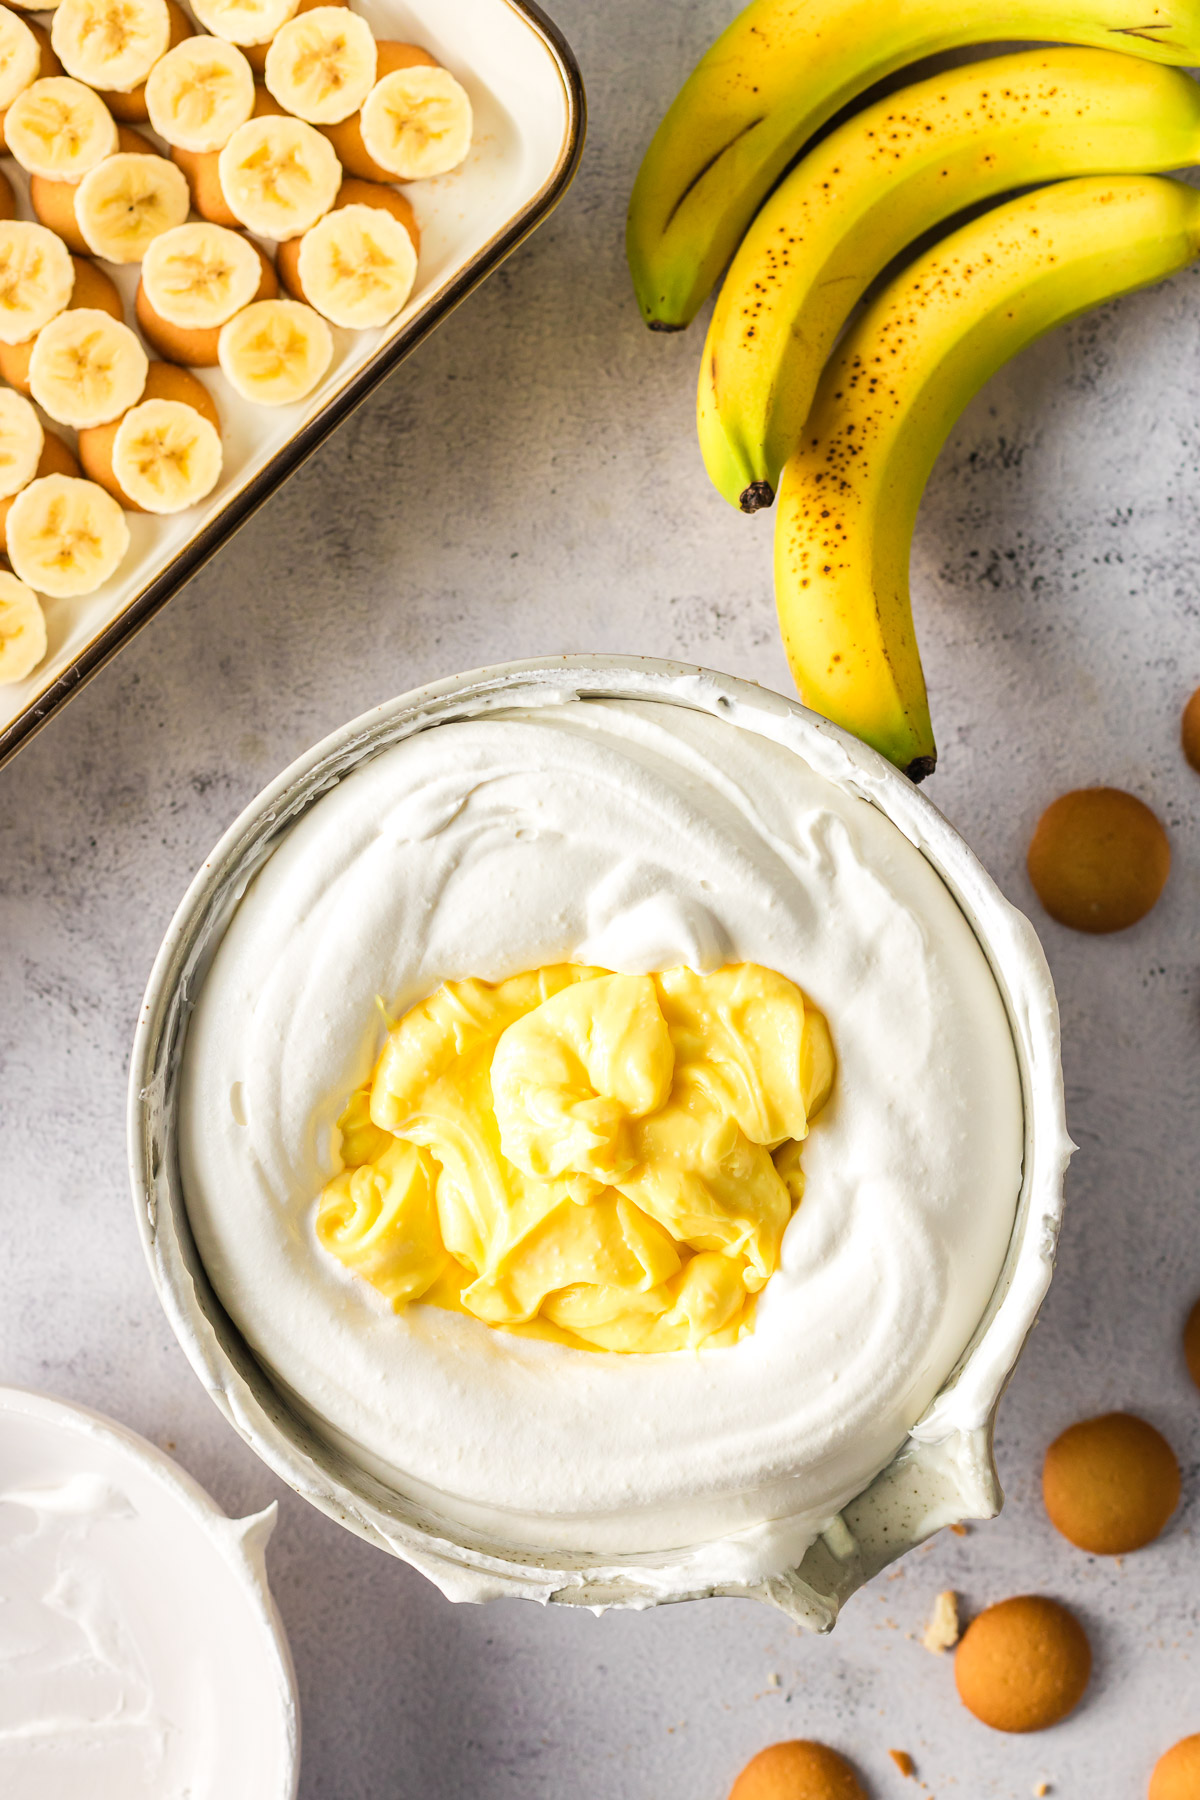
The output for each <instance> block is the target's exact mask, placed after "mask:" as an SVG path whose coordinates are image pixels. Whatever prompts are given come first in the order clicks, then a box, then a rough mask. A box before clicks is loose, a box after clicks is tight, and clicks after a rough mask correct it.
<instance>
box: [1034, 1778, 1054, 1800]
mask: <svg viewBox="0 0 1200 1800" xmlns="http://www.w3.org/2000/svg"><path fill="white" fill-rule="evenodd" d="M1049 1792H1050V1783H1049V1782H1048V1781H1039V1782H1038V1784H1037V1786H1036V1787H1035V1788H1034V1790H1033V1800H1046V1795H1047V1794H1048V1793H1049Z"/></svg>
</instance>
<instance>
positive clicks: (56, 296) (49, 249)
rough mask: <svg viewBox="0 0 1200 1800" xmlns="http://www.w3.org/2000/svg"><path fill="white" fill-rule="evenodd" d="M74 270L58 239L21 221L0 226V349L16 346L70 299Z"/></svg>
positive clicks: (40, 327)
mask: <svg viewBox="0 0 1200 1800" xmlns="http://www.w3.org/2000/svg"><path fill="white" fill-rule="evenodd" d="M74 286H75V268H74V264H73V263H72V261H71V253H70V251H69V250H68V249H67V246H66V245H65V244H64V243H63V241H62V239H61V238H58V237H55V235H54V233H53V232H52V231H47V230H46V227H45V226H44V225H31V224H28V223H27V222H26V221H25V220H24V219H5V220H4V221H3V223H0V343H4V344H22V343H24V341H25V339H26V338H30V337H32V336H33V334H34V332H35V331H40V330H41V329H42V327H43V325H47V324H49V322H50V320H51V319H53V318H54V317H55V316H56V314H58V313H60V312H62V310H63V308H64V307H65V306H66V305H68V304H69V302H70V299H71V289H72V288H73V287H74Z"/></svg>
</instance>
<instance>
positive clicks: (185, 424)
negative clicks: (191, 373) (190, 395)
mask: <svg viewBox="0 0 1200 1800" xmlns="http://www.w3.org/2000/svg"><path fill="white" fill-rule="evenodd" d="M112 464H113V474H114V476H115V477H116V479H117V481H118V482H119V483H120V485H121V487H122V488H124V490H125V492H126V493H127V494H128V495H129V498H130V499H131V500H132V501H134V502H135V503H136V504H137V505H138V506H140V507H141V509H142V511H143V512H149V513H176V512H182V511H183V509H184V507H186V506H194V505H195V504H196V502H197V500H203V498H204V496H205V495H206V494H211V493H212V490H213V489H214V487H216V485H217V479H218V477H219V476H220V473H221V439H220V437H219V435H218V434H217V432H216V431H215V430H214V429H213V427H212V426H211V425H210V424H209V422H208V420H207V419H203V418H201V416H200V414H199V413H198V412H197V411H196V409H195V407H194V406H186V405H184V404H182V403H181V402H180V401H178V400H144V401H143V402H142V404H141V405H140V406H135V407H132V408H131V410H130V411H129V412H127V413H126V414H125V417H124V418H123V419H122V420H121V423H120V424H119V425H118V426H117V435H116V438H115V439H114V440H113V453H112Z"/></svg>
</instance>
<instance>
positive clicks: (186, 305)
mask: <svg viewBox="0 0 1200 1800" xmlns="http://www.w3.org/2000/svg"><path fill="white" fill-rule="evenodd" d="M261 280H262V259H261V257H260V256H259V253H258V251H257V249H256V248H255V246H254V245H253V244H252V243H251V242H250V240H249V238H245V237H242V235H241V234H240V232H236V231H229V230H227V228H226V227H225V226H224V225H207V224H198V223H196V222H195V221H193V222H192V223H191V224H190V225H178V226H176V228H175V230H174V231H168V232H167V233H165V235H164V236H162V237H160V238H156V239H155V241H154V243H153V244H152V245H151V247H150V249H149V250H148V251H147V253H146V260H145V262H144V263H143V264H142V285H143V287H144V289H145V292H146V298H147V300H148V301H149V302H150V305H151V306H152V307H153V309H154V311H155V312H156V313H157V314H158V316H159V318H160V319H165V320H166V321H167V323H168V325H181V326H183V328H184V329H185V330H196V329H199V330H205V329H207V328H208V327H210V326H213V325H224V323H225V321H226V320H227V319H232V317H233V315H234V313H237V312H241V310H242V308H243V306H249V304H250V302H251V301H252V300H253V298H254V296H255V294H257V292H258V287H259V283H260V282H261Z"/></svg>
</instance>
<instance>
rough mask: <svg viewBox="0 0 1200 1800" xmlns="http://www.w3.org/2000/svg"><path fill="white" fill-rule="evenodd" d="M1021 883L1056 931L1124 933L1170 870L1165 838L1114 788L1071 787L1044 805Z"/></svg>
mask: <svg viewBox="0 0 1200 1800" xmlns="http://www.w3.org/2000/svg"><path fill="white" fill-rule="evenodd" d="M1028 862H1029V879H1030V880H1031V881H1032V883H1033V885H1034V889H1035V890H1036V892H1037V897H1038V899H1039V900H1040V901H1041V903H1042V905H1043V906H1044V907H1045V909H1046V911H1047V912H1048V913H1049V914H1050V917H1051V918H1052V919H1057V920H1058V922H1059V924H1060V925H1069V926H1070V927H1071V929H1072V930H1074V931H1089V932H1108V931H1124V930H1125V929H1126V928H1127V927H1128V926H1130V925H1136V923H1137V921H1138V920H1139V919H1142V918H1145V916H1146V914H1147V913H1148V912H1149V911H1150V909H1151V907H1152V906H1154V905H1155V903H1156V902H1157V900H1158V897H1159V895H1160V894H1161V893H1162V891H1163V887H1164V885H1165V884H1166V879H1167V874H1168V872H1169V870H1170V867H1171V849H1170V845H1169V844H1168V842H1167V834H1166V832H1165V831H1164V830H1163V828H1162V826H1161V825H1160V824H1159V822H1158V820H1157V819H1156V818H1155V816H1154V814H1153V813H1152V812H1151V811H1150V808H1149V807H1148V806H1146V805H1144V804H1143V802H1142V801H1141V800H1139V799H1137V798H1136V796H1135V795H1133V794H1127V793H1125V792H1124V790H1123V789H1121V788H1109V787H1095V788H1077V789H1076V790H1075V791H1074V792H1073V793H1070V794H1063V795H1062V796H1061V797H1060V798H1059V799H1057V800H1055V801H1054V802H1053V804H1052V805H1050V806H1048V807H1047V808H1046V810H1045V812H1044V813H1043V814H1042V816H1041V818H1040V819H1039V820H1038V823H1037V829H1036V831H1035V832H1034V834H1033V841H1032V842H1031V844H1030V846H1029V858H1028Z"/></svg>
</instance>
